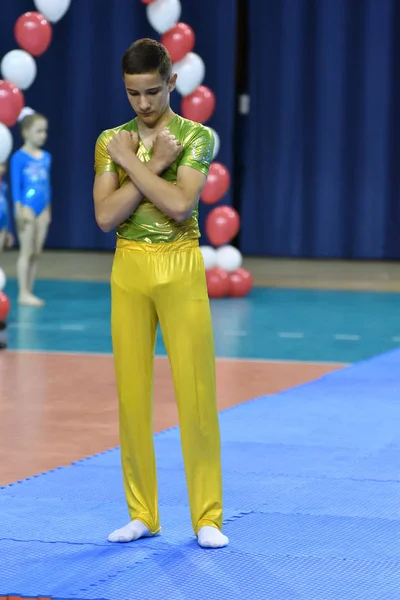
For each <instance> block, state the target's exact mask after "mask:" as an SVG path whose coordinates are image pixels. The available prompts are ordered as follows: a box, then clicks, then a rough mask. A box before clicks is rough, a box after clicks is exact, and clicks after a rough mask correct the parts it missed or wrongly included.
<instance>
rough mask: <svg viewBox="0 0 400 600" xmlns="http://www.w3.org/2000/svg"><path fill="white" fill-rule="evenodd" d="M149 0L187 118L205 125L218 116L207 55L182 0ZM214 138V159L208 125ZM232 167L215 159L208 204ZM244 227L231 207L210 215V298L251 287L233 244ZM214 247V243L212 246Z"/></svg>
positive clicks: (205, 196) (224, 188)
mask: <svg viewBox="0 0 400 600" xmlns="http://www.w3.org/2000/svg"><path fill="white" fill-rule="evenodd" d="M141 1H142V2H143V4H147V9H146V10H147V18H148V21H149V23H150V25H151V26H152V27H153V29H155V30H156V31H157V33H159V34H160V35H161V40H160V41H161V43H162V44H163V45H164V46H165V47H166V48H167V50H168V52H169V54H170V56H171V59H172V62H173V67H174V72H175V73H177V74H178V78H177V82H176V89H177V91H178V92H179V93H180V95H181V96H182V102H181V113H182V116H183V117H185V118H186V119H190V120H191V121H196V122H198V123H203V124H204V123H206V122H207V121H208V120H209V119H210V118H211V117H212V115H213V114H214V110H215V105H216V100H215V96H214V93H213V92H212V90H210V89H209V88H208V87H206V86H205V85H203V81H204V77H205V72H206V69H205V65H204V62H203V59H202V58H201V57H200V56H199V55H198V54H196V53H195V52H193V49H194V46H195V41H196V39H195V34H194V31H193V29H192V28H191V27H190V26H189V25H187V24H186V23H182V22H180V21H179V18H180V16H181V3H180V0H141ZM209 129H210V130H211V132H212V133H213V136H214V141H215V143H214V153H213V161H214V159H215V158H216V156H217V154H218V152H219V148H220V140H219V136H218V134H217V132H216V131H215V130H214V129H212V128H211V127H210V128H209ZM230 184H231V181H230V175H229V171H228V169H227V168H226V167H225V166H224V165H223V164H221V163H219V162H215V161H214V162H212V163H211V166H210V170H209V174H208V177H207V182H206V185H205V187H204V189H203V192H202V194H201V200H202V202H204V203H205V204H208V205H213V204H216V203H217V202H219V201H220V200H221V199H222V198H223V197H224V196H225V194H226V193H227V192H228V190H229V188H230ZM239 229H240V218H239V215H238V213H237V212H236V210H235V209H234V208H232V207H230V206H217V207H215V208H213V209H212V210H211V211H210V212H209V214H208V215H207V218H206V233H207V237H208V239H209V241H210V243H211V244H212V246H201V251H202V254H203V258H204V264H205V267H206V276H207V288H208V294H209V296H210V298H223V297H225V296H232V297H240V296H245V295H247V294H248V293H249V292H250V290H251V288H252V286H253V280H252V276H251V274H250V273H249V272H248V271H247V270H246V269H243V268H242V260H243V259H242V255H241V253H240V252H239V250H237V249H236V248H234V247H233V246H232V245H230V242H232V240H233V238H234V237H235V236H236V235H237V234H238V232H239ZM213 246H214V247H213Z"/></svg>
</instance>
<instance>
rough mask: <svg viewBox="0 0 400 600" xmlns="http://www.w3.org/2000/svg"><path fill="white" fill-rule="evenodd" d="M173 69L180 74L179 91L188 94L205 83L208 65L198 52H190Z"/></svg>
mask: <svg viewBox="0 0 400 600" xmlns="http://www.w3.org/2000/svg"><path fill="white" fill-rule="evenodd" d="M150 6H151V4H150ZM173 71H174V73H176V74H177V75H178V79H177V80H176V89H177V91H178V92H179V93H180V94H181V95H182V96H188V95H189V94H191V93H192V92H194V90H195V89H196V88H197V87H198V86H199V85H201V84H202V83H203V79H204V75H205V74H206V67H205V65H204V61H203V59H202V58H201V57H200V56H199V55H198V54H196V53H195V52H188V53H187V54H186V56H185V57H184V58H182V60H180V61H179V62H176V63H174V65H173Z"/></svg>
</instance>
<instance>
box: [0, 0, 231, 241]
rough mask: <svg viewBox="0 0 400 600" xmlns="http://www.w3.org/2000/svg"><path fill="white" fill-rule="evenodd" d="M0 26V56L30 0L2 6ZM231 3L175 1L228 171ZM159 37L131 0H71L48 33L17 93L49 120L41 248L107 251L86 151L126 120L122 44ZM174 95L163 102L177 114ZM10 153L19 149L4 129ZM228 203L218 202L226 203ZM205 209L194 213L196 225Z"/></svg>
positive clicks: (141, 6)
mask: <svg viewBox="0 0 400 600" xmlns="http://www.w3.org/2000/svg"><path fill="white" fill-rule="evenodd" d="M1 4H2V6H1V19H0V57H1V56H3V55H4V54H5V53H6V52H8V51H9V50H12V49H14V48H16V47H17V46H16V43H15V40H14V36H13V28H14V23H15V21H16V19H17V18H18V17H19V16H20V15H21V14H23V13H24V12H27V11H29V10H33V9H34V5H33V2H32V0H4V1H3V2H2V3H1ZM235 4H236V3H235V2H233V1H232V0H219V1H218V2H217V3H216V2H215V0H202V2H201V3H200V2H191V1H187V0H182V15H181V19H180V20H181V21H184V22H186V23H188V24H189V25H191V26H192V27H193V29H194V31H195V34H196V47H195V52H197V53H198V54H200V56H201V57H202V58H203V60H204V62H205V65H206V77H205V80H204V85H207V86H208V87H210V88H211V89H212V90H213V91H214V93H215V95H216V98H217V107H216V111H215V114H214V116H213V118H212V119H211V120H210V121H209V122H208V123H207V125H209V126H211V127H213V128H214V129H215V130H216V131H217V132H218V134H219V136H220V138H221V150H220V154H219V156H218V159H217V160H219V161H221V162H223V163H224V164H225V165H226V166H227V167H228V169H230V170H231V169H232V168H233V163H232V160H233V156H232V139H233V125H234V106H235V102H234V94H235V91H234V79H235V60H236V59H235V44H236V7H235ZM145 36H147V37H153V38H155V39H159V36H158V34H157V33H156V32H155V31H154V30H153V29H152V28H151V26H150V25H149V23H148V21H147V18H146V7H145V5H144V4H142V3H141V2H140V0H74V1H73V2H72V3H71V7H70V9H69V11H68V13H67V14H66V15H65V16H64V17H63V19H62V20H61V21H60V22H59V23H57V24H56V25H55V26H54V37H53V41H52V43H51V46H50V48H49V49H48V50H47V52H46V53H45V54H44V55H43V56H41V57H39V58H38V59H37V66H38V74H37V78H36V80H35V82H34V83H33V85H32V86H31V88H30V89H29V90H27V91H26V93H25V97H26V104H27V105H28V106H31V107H32V108H34V109H35V110H37V111H39V112H42V113H44V114H45V115H46V116H47V117H48V118H49V122H50V132H49V140H48V144H47V149H48V150H49V151H50V152H51V153H52V154H53V161H54V162H53V165H54V166H53V176H52V181H53V192H54V193H53V196H54V202H53V223H52V226H51V230H50V234H49V238H48V242H47V247H49V248H66V249H111V248H113V247H114V240H115V238H114V234H113V233H111V234H107V235H106V234H104V233H102V232H101V231H100V230H99V229H98V227H97V225H96V224H95V221H94V215H93V202H92V185H93V174H94V172H93V153H94V144H95V140H96V138H97V136H98V134H99V133H100V132H101V131H102V130H103V129H106V128H109V127H113V126H116V125H118V124H122V123H124V122H126V121H128V120H130V119H131V118H132V117H133V114H132V111H131V109H130V106H129V104H128V101H127V99H126V96H125V94H124V89H123V85H122V81H121V76H120V61H121V57H122V54H123V52H124V50H125V49H126V48H127V47H128V46H129V44H130V43H131V42H132V41H134V40H135V39H137V38H140V37H145ZM180 99H181V97H180V96H179V94H178V93H177V92H175V93H174V97H173V101H172V104H173V108H174V109H175V110H177V111H178V112H179V107H180ZM13 132H14V134H15V142H16V146H18V145H19V144H20V143H21V140H20V137H19V134H18V129H17V128H14V129H13ZM230 201H231V200H230V196H229V195H228V196H226V197H225V198H224V203H226V202H228V203H230ZM209 210H210V209H209V208H208V207H206V206H204V205H203V206H202V207H201V211H200V224H201V227H202V229H204V218H205V216H206V214H207V212H208V211H209Z"/></svg>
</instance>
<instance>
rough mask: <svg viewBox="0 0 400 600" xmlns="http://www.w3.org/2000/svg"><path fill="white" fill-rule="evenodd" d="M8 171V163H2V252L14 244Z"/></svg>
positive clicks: (0, 243)
mask: <svg viewBox="0 0 400 600" xmlns="http://www.w3.org/2000/svg"><path fill="white" fill-rule="evenodd" d="M6 171H7V165H6V163H0V252H2V251H3V250H4V249H5V248H11V246H12V245H13V243H14V238H13V235H12V233H11V231H10V225H11V223H10V211H9V208H8V185H7V184H6V182H5V181H4V179H3V177H4V174H5V172H6Z"/></svg>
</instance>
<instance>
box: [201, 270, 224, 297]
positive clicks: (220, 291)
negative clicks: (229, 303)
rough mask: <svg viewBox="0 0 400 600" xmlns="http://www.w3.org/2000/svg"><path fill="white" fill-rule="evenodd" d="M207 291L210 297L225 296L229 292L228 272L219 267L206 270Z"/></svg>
mask: <svg viewBox="0 0 400 600" xmlns="http://www.w3.org/2000/svg"><path fill="white" fill-rule="evenodd" d="M206 280H207V291H208V296H209V298H223V297H224V296H226V295H227V294H228V289H229V277H228V273H227V272H226V271H224V270H223V269H220V268H219V267H215V268H214V269H209V270H208V271H206Z"/></svg>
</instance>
